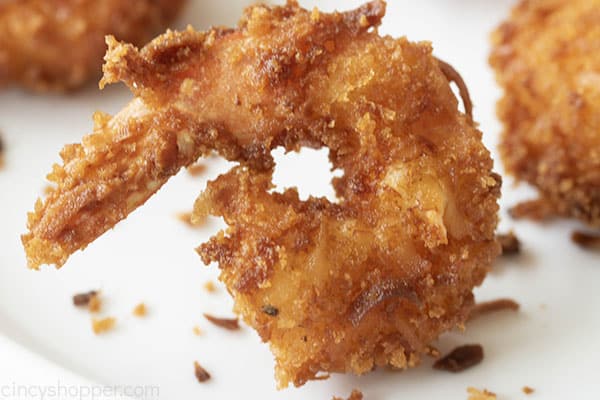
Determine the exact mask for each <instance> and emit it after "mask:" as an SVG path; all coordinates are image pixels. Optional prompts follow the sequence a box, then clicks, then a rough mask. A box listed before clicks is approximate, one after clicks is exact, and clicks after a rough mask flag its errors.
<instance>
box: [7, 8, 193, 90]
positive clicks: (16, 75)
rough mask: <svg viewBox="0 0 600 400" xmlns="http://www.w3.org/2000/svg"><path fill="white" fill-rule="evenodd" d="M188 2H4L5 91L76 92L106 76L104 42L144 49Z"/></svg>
mask: <svg viewBox="0 0 600 400" xmlns="http://www.w3.org/2000/svg"><path fill="white" fill-rule="evenodd" d="M183 2H184V0H131V1H123V0H4V1H0V85H2V84H10V83H16V84H19V85H23V86H25V87H27V88H29V89H33V90H36V91H47V90H54V91H64V90H70V89H75V88H77V87H79V86H81V85H83V84H84V83H86V82H88V81H89V80H91V79H94V78H96V77H98V76H99V75H100V73H101V66H102V56H103V55H104V53H105V52H106V45H105V43H104V36H105V35H108V34H112V35H115V36H116V37H117V38H119V39H120V40H125V41H128V42H132V43H135V44H137V45H143V44H145V43H146V42H147V41H148V40H150V39H151V38H152V37H153V36H154V35H155V34H156V33H158V32H160V31H162V30H164V29H165V28H166V26H167V24H168V23H169V22H170V21H171V20H172V19H173V18H174V16H175V14H176V13H177V11H179V9H180V8H181V5H182V4H183Z"/></svg>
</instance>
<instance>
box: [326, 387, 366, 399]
mask: <svg viewBox="0 0 600 400" xmlns="http://www.w3.org/2000/svg"><path fill="white" fill-rule="evenodd" d="M362 399H363V394H362V392H361V391H360V390H358V389H352V393H350V397H348V400H362ZM332 400H344V399H343V398H342V397H336V396H333V398H332Z"/></svg>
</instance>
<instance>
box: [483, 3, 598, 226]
mask: <svg viewBox="0 0 600 400" xmlns="http://www.w3.org/2000/svg"><path fill="white" fill-rule="evenodd" d="M493 44H494V48H493V51H492V54H491V57H490V63H491V65H492V66H493V67H494V68H495V70H496V76H497V79H498V82H499V83H500V85H501V86H502V87H503V88H504V90H505V94H504V97H503V98H502V99H501V100H500V102H499V104H498V115H499V117H500V119H501V120H502V122H503V123H504V131H503V133H502V139H501V147H500V149H501V153H502V158H503V161H504V164H505V166H506V169H507V170H508V172H510V173H511V174H513V175H514V176H515V177H516V178H517V179H519V180H523V181H526V182H528V183H530V184H532V185H534V186H536V187H537V188H538V190H539V194H540V198H539V200H536V201H532V202H527V203H523V204H520V205H518V206H517V207H516V208H515V209H513V210H512V215H513V216H515V217H523V216H527V217H531V218H534V219H543V218H547V217H551V216H567V217H574V218H578V219H580V220H582V221H584V222H586V223H588V224H590V225H593V226H600V113H598V109H599V108H600V1H599V0H572V1H566V0H537V1H521V2H520V3H519V4H518V5H517V6H516V7H515V8H514V9H513V11H512V14H511V16H510V18H509V19H508V21H506V22H504V23H503V24H502V25H500V27H499V28H498V29H497V30H496V31H495V32H494V34H493Z"/></svg>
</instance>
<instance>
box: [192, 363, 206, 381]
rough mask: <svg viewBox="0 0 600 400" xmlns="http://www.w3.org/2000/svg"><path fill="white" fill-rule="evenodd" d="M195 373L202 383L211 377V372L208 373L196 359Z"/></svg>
mask: <svg viewBox="0 0 600 400" xmlns="http://www.w3.org/2000/svg"><path fill="white" fill-rule="evenodd" d="M194 375H195V376H196V379H197V380H198V382H200V383H202V382H206V381H207V380H209V379H210V374H209V373H208V371H207V370H205V369H204V368H202V366H201V365H200V364H199V363H198V361H194Z"/></svg>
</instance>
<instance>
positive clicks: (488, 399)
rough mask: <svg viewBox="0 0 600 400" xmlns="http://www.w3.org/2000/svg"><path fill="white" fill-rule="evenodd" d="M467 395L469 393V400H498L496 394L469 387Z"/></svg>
mask: <svg viewBox="0 0 600 400" xmlns="http://www.w3.org/2000/svg"><path fill="white" fill-rule="evenodd" d="M467 393H469V398H468V400H496V394H495V393H492V392H490V391H488V390H486V389H483V390H479V389H476V388H474V387H468V388H467Z"/></svg>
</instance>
